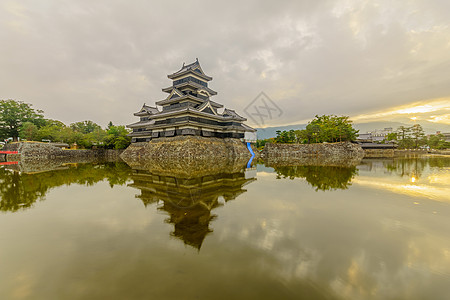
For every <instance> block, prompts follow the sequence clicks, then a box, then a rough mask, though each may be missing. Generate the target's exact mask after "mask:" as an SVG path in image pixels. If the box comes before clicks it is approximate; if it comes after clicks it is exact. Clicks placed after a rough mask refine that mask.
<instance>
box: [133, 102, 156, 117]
mask: <svg viewBox="0 0 450 300" xmlns="http://www.w3.org/2000/svg"><path fill="white" fill-rule="evenodd" d="M159 112H160V111H159V110H158V108H156V107H153V106H148V105H145V103H144V105H143V106H142V108H141V110H140V111H138V112H136V113H134V115H135V116H137V117H139V116H147V115H153V114H157V113H159Z"/></svg>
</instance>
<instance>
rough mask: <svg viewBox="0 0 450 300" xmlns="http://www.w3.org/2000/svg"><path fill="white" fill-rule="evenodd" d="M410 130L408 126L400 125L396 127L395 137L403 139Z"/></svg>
mask: <svg viewBox="0 0 450 300" xmlns="http://www.w3.org/2000/svg"><path fill="white" fill-rule="evenodd" d="M410 131H411V128H410V127H405V126H400V127H399V128H398V129H397V137H398V139H399V140H403V139H405V138H406V137H407V136H408V135H409V133H410Z"/></svg>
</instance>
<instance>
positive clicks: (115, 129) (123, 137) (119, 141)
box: [105, 125, 131, 149]
mask: <svg viewBox="0 0 450 300" xmlns="http://www.w3.org/2000/svg"><path fill="white" fill-rule="evenodd" d="M106 133H107V136H106V137H105V145H106V147H107V148H109V149H125V148H126V147H128V145H129V144H130V142H131V138H130V137H129V136H128V134H129V133H130V132H129V131H128V130H127V129H126V128H125V126H123V125H122V126H114V125H113V126H111V127H110V128H109V129H108V131H107V132H106Z"/></svg>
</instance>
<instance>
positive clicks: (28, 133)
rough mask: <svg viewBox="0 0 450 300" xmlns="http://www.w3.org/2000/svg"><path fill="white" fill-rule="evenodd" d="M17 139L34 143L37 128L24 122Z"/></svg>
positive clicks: (37, 135)
mask: <svg viewBox="0 0 450 300" xmlns="http://www.w3.org/2000/svg"><path fill="white" fill-rule="evenodd" d="M19 137H20V138H21V139H25V140H27V141H36V140H37V139H38V137H39V128H38V127H37V126H36V125H34V124H33V123H31V122H25V123H23V124H22V126H21V127H20V133H19Z"/></svg>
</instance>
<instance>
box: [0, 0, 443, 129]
mask: <svg viewBox="0 0 450 300" xmlns="http://www.w3.org/2000/svg"><path fill="white" fill-rule="evenodd" d="M449 11H450V10H449V4H448V3H447V2H446V1H425V0H415V1H413V0H411V1H402V2H401V3H392V2H389V1H380V2H378V3H374V2H372V1H365V2H361V1H339V2H334V1H313V2H312V1H256V0H255V1H245V2H244V1H227V2H224V1H221V2H212V1H200V0H197V1H185V2H175V1H171V2H169V1H151V2H150V1H133V2H132V4H130V2H125V1H95V2H94V3H93V2H92V1H76V2H74V1H50V0H48V1H39V2H35V1H21V2H16V1H3V2H2V3H1V4H0V40H1V41H2V42H3V43H2V47H1V48H0V98H3V99H5V98H14V99H17V100H23V101H26V102H30V103H32V104H34V106H35V107H36V108H41V109H43V110H44V111H45V112H46V116H47V117H50V118H55V119H60V120H62V121H63V122H66V123H70V122H74V121H79V120H84V119H92V120H94V121H96V122H98V123H100V124H101V125H106V123H107V122H108V121H109V120H112V121H113V122H114V123H116V124H123V123H130V122H132V121H133V120H134V118H133V116H132V113H133V112H135V111H137V110H138V109H139V108H140V106H141V105H142V103H143V102H146V103H147V104H153V102H154V101H157V100H160V99H162V98H164V97H165V95H164V93H162V92H161V88H163V87H166V86H168V85H169V84H170V81H169V80H168V79H167V77H166V75H167V74H169V73H172V72H174V71H176V70H177V69H179V68H180V66H181V64H182V63H183V62H190V61H193V60H194V59H195V58H196V57H198V58H199V59H200V62H201V64H202V67H203V69H204V70H205V72H206V73H207V74H209V75H210V76H213V77H214V80H213V82H212V83H211V87H212V88H214V89H216V90H217V91H218V92H219V95H218V96H216V97H215V98H216V99H215V100H216V101H218V102H221V103H223V104H225V105H226V106H227V107H231V108H235V109H237V110H238V111H240V112H242V111H243V109H244V108H245V106H246V105H247V104H248V103H249V102H250V101H252V100H253V98H254V97H255V96H256V95H258V94H259V92H260V91H265V92H266V93H267V94H268V95H269V96H271V97H272V99H273V100H274V101H276V102H277V104H279V106H280V107H281V108H282V109H283V110H284V114H283V116H282V118H280V119H278V120H273V122H274V124H273V125H275V124H277V123H278V124H285V123H294V122H297V121H299V120H304V119H306V118H310V117H312V116H314V115H315V114H322V113H333V114H345V115H357V114H363V113H369V112H371V111H374V110H380V109H387V108H389V107H391V106H398V105H404V104H407V103H410V102H414V101H419V100H426V99H433V98H439V97H447V96H450V85H449V84H448V82H449V80H450V51H449V50H450V49H449V48H450V44H449V43H448V40H449V36H450V27H449V24H448V20H449V19H450V18H449V17H450V16H449Z"/></svg>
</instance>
